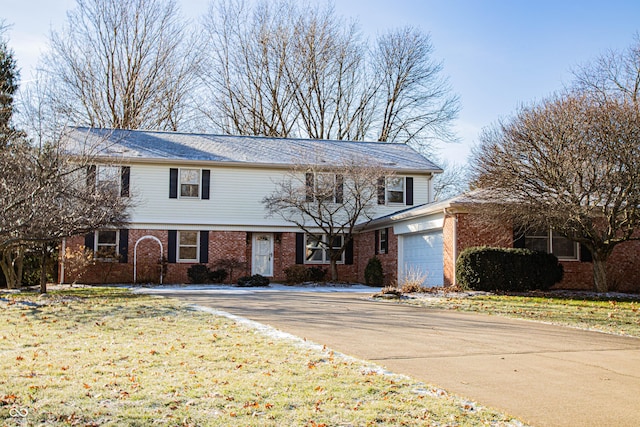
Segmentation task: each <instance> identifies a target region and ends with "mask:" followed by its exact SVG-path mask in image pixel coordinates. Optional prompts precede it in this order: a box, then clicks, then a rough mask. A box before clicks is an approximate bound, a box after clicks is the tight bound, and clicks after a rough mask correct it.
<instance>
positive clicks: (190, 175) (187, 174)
mask: <svg viewBox="0 0 640 427" xmlns="http://www.w3.org/2000/svg"><path fill="white" fill-rule="evenodd" d="M179 188H180V197H185V198H194V199H197V198H198V197H200V169H180V174H179Z"/></svg>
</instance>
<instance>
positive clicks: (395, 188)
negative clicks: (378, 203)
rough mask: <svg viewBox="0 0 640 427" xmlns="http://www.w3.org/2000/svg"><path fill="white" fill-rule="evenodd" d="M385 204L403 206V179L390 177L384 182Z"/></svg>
mask: <svg viewBox="0 0 640 427" xmlns="http://www.w3.org/2000/svg"><path fill="white" fill-rule="evenodd" d="M386 189H387V191H386V198H387V203H397V204H404V193H405V192H404V178H403V177H397V176H394V177H390V178H387V182H386Z"/></svg>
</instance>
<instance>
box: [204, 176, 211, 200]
mask: <svg viewBox="0 0 640 427" xmlns="http://www.w3.org/2000/svg"><path fill="white" fill-rule="evenodd" d="M210 182H211V171H210V170H209V169H202V200H209V186H210V185H209V184H210Z"/></svg>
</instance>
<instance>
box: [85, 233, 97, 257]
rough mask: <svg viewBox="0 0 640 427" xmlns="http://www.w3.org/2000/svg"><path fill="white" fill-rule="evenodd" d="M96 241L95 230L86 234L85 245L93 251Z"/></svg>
mask: <svg viewBox="0 0 640 427" xmlns="http://www.w3.org/2000/svg"><path fill="white" fill-rule="evenodd" d="M95 243H96V233H94V232H93V231H92V232H91V233H87V234H85V236H84V247H85V248H87V249H88V250H90V251H92V252H93V248H94V247H95Z"/></svg>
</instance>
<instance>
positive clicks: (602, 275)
mask: <svg viewBox="0 0 640 427" xmlns="http://www.w3.org/2000/svg"><path fill="white" fill-rule="evenodd" d="M593 285H594V287H595V289H596V292H608V291H609V285H608V283H607V256H606V255H603V254H600V253H598V252H597V251H594V252H593Z"/></svg>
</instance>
